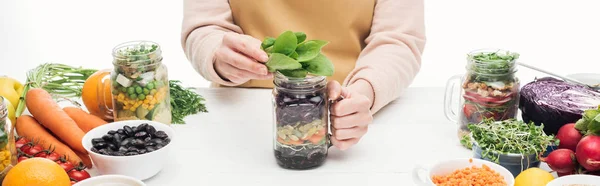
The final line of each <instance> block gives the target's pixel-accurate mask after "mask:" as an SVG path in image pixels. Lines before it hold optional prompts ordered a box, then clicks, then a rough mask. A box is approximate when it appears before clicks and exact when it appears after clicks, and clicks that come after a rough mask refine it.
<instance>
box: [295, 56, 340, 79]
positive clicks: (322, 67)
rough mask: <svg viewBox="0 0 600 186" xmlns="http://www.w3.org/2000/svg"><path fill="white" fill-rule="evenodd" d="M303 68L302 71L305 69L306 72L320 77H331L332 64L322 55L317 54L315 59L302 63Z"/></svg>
mask: <svg viewBox="0 0 600 186" xmlns="http://www.w3.org/2000/svg"><path fill="white" fill-rule="evenodd" d="M303 66H305V67H304V69H306V71H308V72H310V73H312V74H316V75H321V76H331V75H333V70H334V69H333V63H331V61H330V60H329V59H327V57H325V56H324V55H323V54H319V55H317V57H315V58H313V59H311V60H309V61H306V62H303Z"/></svg>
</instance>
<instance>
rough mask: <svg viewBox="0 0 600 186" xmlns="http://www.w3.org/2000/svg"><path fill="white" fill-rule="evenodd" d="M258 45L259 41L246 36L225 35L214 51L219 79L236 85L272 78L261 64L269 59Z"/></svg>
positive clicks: (229, 33)
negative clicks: (252, 80) (251, 80)
mask: <svg viewBox="0 0 600 186" xmlns="http://www.w3.org/2000/svg"><path fill="white" fill-rule="evenodd" d="M260 44H261V41H259V40H257V39H255V38H253V37H251V36H248V35H243V34H237V33H231V32H228V33H226V34H225V36H224V37H223V42H222V44H221V46H220V47H219V48H218V49H217V50H216V51H215V64H214V68H215V71H217V74H219V76H221V78H223V79H225V80H229V81H231V82H233V83H236V84H242V83H245V82H246V81H248V80H250V79H269V78H272V77H273V75H272V73H269V71H268V70H267V67H266V66H265V65H264V64H263V63H264V62H266V61H267V60H269V57H268V56H267V53H265V52H264V51H263V50H261V49H260Z"/></svg>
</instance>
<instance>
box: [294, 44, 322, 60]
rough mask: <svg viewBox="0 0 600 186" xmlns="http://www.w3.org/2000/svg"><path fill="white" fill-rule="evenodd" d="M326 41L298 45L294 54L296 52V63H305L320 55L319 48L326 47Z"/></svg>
mask: <svg viewBox="0 0 600 186" xmlns="http://www.w3.org/2000/svg"><path fill="white" fill-rule="evenodd" d="M327 43H328V42H327V41H322V40H310V41H306V42H304V43H301V44H299V45H298V48H296V52H298V61H299V62H305V61H308V60H311V59H313V58H315V57H317V55H319V54H320V53H321V48H323V47H324V46H325V45H327Z"/></svg>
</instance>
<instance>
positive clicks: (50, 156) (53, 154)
mask: <svg viewBox="0 0 600 186" xmlns="http://www.w3.org/2000/svg"><path fill="white" fill-rule="evenodd" d="M46 159H49V160H52V161H58V160H59V159H60V154H58V153H56V152H51V153H50V154H48V156H46Z"/></svg>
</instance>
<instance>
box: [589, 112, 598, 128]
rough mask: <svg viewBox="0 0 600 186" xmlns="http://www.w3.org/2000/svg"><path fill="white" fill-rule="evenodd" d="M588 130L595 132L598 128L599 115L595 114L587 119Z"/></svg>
mask: <svg viewBox="0 0 600 186" xmlns="http://www.w3.org/2000/svg"><path fill="white" fill-rule="evenodd" d="M588 130H590V131H593V132H596V131H599V130H600V115H596V117H594V119H592V120H590V121H589V124H588Z"/></svg>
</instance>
